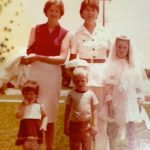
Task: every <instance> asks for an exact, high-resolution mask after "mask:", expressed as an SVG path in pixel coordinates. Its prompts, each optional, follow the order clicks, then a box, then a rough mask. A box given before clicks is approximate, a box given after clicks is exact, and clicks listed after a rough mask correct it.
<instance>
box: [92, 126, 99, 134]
mask: <svg viewBox="0 0 150 150" xmlns="http://www.w3.org/2000/svg"><path fill="white" fill-rule="evenodd" d="M97 132H98V129H97V126H93V127H91V133H92V135H93V136H95V135H96V134H97Z"/></svg>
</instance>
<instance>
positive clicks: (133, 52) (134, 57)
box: [106, 36, 150, 129]
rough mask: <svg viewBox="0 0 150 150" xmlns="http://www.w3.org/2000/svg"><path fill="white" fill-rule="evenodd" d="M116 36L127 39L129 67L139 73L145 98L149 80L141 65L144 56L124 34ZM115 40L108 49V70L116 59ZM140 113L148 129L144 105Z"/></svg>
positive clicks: (149, 92)
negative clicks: (110, 48) (109, 49)
mask: <svg viewBox="0 0 150 150" xmlns="http://www.w3.org/2000/svg"><path fill="white" fill-rule="evenodd" d="M118 38H120V39H121V38H123V39H124V38H125V40H128V41H129V56H128V62H129V65H130V67H133V68H135V69H136V71H137V73H138V74H139V75H140V77H141V79H139V80H141V85H142V96H143V98H144V100H145V97H146V96H148V95H150V80H149V79H148V77H147V74H146V72H145V68H144V66H143V63H144V57H143V54H142V52H141V51H139V50H138V49H136V48H135V47H133V46H132V44H131V40H129V39H128V38H127V37H125V36H121V37H118ZM115 47H116V42H114V45H113V47H112V50H111V51H110V54H109V57H108V59H107V61H106V67H108V69H109V70H112V69H111V66H112V64H113V63H114V62H115V61H117V59H118V58H117V55H116V50H115ZM112 71H117V70H112ZM141 114H142V118H143V119H144V120H145V123H146V126H147V128H148V129H150V119H149V117H148V115H147V113H146V111H145V109H144V107H142V108H141Z"/></svg>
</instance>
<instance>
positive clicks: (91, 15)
mask: <svg viewBox="0 0 150 150" xmlns="http://www.w3.org/2000/svg"><path fill="white" fill-rule="evenodd" d="M81 15H82V18H83V19H84V20H85V22H86V21H87V22H89V21H95V20H96V19H97V16H98V12H97V10H96V9H95V8H92V7H90V6H87V7H86V8H85V9H84V10H83V12H82V14H81Z"/></svg>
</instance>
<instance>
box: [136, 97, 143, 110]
mask: <svg viewBox="0 0 150 150" xmlns="http://www.w3.org/2000/svg"><path fill="white" fill-rule="evenodd" d="M137 103H138V105H139V111H140V112H141V107H142V106H143V104H144V100H143V99H141V98H138V100H137Z"/></svg>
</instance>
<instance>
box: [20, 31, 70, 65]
mask: <svg viewBox="0 0 150 150" xmlns="http://www.w3.org/2000/svg"><path fill="white" fill-rule="evenodd" d="M70 38H71V34H70V33H68V34H67V35H66V36H65V37H64V39H63V41H62V44H61V51H60V55H59V56H42V55H34V56H31V57H27V58H23V60H22V63H24V64H31V63H33V62H35V61H41V62H44V63H48V64H56V65H59V64H64V62H65V60H66V58H67V56H68V51H69V49H70Z"/></svg>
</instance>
